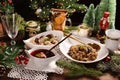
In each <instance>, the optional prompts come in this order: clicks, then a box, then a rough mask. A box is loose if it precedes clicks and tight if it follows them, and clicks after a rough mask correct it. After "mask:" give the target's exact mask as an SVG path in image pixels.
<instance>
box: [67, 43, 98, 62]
mask: <svg viewBox="0 0 120 80" xmlns="http://www.w3.org/2000/svg"><path fill="white" fill-rule="evenodd" d="M68 55H70V56H71V57H72V58H73V59H76V60H79V61H93V60H95V59H96V58H97V55H98V52H97V51H96V49H94V48H92V47H91V46H89V45H86V44H78V45H73V46H71V47H70V49H69V52H68Z"/></svg>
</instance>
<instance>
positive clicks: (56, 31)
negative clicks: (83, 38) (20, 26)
mask: <svg viewBox="0 0 120 80" xmlns="http://www.w3.org/2000/svg"><path fill="white" fill-rule="evenodd" d="M48 34H53V35H54V36H57V38H58V40H61V39H62V37H63V32H62V31H58V30H52V31H46V32H42V33H40V34H37V35H36V36H33V37H31V38H29V39H27V40H23V42H24V43H25V45H27V46H28V47H29V48H33V47H53V46H54V44H51V45H39V44H35V43H32V42H31V40H33V41H34V39H35V38H38V37H40V36H43V35H44V36H45V35H48Z"/></svg>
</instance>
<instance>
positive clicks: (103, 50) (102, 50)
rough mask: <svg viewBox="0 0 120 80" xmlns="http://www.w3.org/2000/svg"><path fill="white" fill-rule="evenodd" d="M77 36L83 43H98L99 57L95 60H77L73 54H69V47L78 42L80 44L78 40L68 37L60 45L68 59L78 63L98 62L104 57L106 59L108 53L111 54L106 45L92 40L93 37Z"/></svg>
mask: <svg viewBox="0 0 120 80" xmlns="http://www.w3.org/2000/svg"><path fill="white" fill-rule="evenodd" d="M76 38H78V39H79V40H80V41H82V42H83V43H86V44H87V43H96V44H98V45H99V46H100V50H99V51H98V56H97V59H95V60H93V61H79V60H75V59H73V58H72V57H71V56H69V55H68V52H69V48H70V47H71V46H72V45H76V44H80V43H79V42H78V41H75V40H73V39H71V38H68V39H66V40H65V41H63V42H62V43H61V44H60V45H59V47H60V51H61V52H62V53H63V54H64V56H66V57H67V58H68V59H70V60H72V61H75V62H78V63H93V62H97V61H100V60H102V59H104V58H105V57H106V56H107V55H108V54H109V51H108V49H107V48H106V47H105V45H103V44H101V43H99V42H97V41H95V40H92V39H88V38H84V37H80V36H76Z"/></svg>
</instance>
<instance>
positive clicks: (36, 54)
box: [31, 49, 55, 58]
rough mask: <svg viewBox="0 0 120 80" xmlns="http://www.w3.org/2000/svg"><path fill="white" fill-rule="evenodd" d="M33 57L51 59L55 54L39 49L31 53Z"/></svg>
mask: <svg viewBox="0 0 120 80" xmlns="http://www.w3.org/2000/svg"><path fill="white" fill-rule="evenodd" d="M31 55H32V56H34V57H37V58H49V57H52V56H55V54H54V53H53V52H51V51H48V50H46V49H38V50H35V51H33V52H32V53H31Z"/></svg>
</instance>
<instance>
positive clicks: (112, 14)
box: [108, 0, 116, 29]
mask: <svg viewBox="0 0 120 80" xmlns="http://www.w3.org/2000/svg"><path fill="white" fill-rule="evenodd" d="M108 11H109V12H110V22H111V23H110V26H109V28H113V29H114V28H115V18H116V0H109V6H108Z"/></svg>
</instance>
